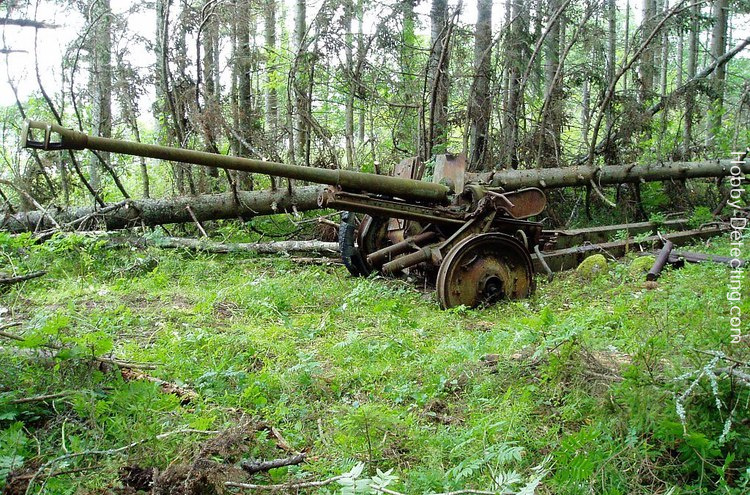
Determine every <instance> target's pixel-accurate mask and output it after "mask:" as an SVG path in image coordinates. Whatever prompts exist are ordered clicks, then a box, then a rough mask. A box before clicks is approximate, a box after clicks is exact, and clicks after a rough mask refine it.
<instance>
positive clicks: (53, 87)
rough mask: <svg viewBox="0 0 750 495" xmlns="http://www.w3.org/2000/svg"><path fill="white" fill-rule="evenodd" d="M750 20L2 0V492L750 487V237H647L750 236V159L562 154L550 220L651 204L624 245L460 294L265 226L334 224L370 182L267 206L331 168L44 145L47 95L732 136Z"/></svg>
mask: <svg viewBox="0 0 750 495" xmlns="http://www.w3.org/2000/svg"><path fill="white" fill-rule="evenodd" d="M748 21H750V0H737V1H734V0H707V1H692V0H684V1H677V0H642V1H638V2H636V1H635V0H632V1H631V0H602V1H596V0H531V1H528V2H523V1H520V0H507V1H499V2H490V1H487V0H478V1H476V2H475V1H474V0H467V1H466V2H461V1H455V0H454V1H451V2H448V1H446V0H433V1H431V2H430V1H422V2H419V1H416V0H405V1H401V0H318V1H316V2H314V3H306V2H304V1H298V0H297V1H294V2H281V1H275V0H256V1H253V2H250V1H244V0H243V1H240V0H234V1H232V0H133V1H125V0H5V1H2V0H0V67H2V69H0V140H1V141H2V146H1V147H0V149H1V151H0V156H2V163H0V201H1V202H2V203H1V204H0V213H2V215H0V218H2V222H0V260H2V261H0V491H2V495H18V494H25V495H29V494H54V495H58V494H74V493H85V494H119V495H135V494H138V493H149V494H151V495H162V494H167V493H169V494H178V493H179V494H185V495H206V494H210V495H213V494H227V493H229V494H237V493H261V492H263V493H316V494H328V495H333V494H336V495H352V494H369V495H376V494H389V495H407V494H409V495H411V494H434V495H457V494H459V493H461V494H469V493H473V494H487V495H489V494H496V495H500V494H517V495H532V494H539V495H552V494H554V495H580V494H583V493H588V494H608V495H618V494H643V495H682V494H713V493H720V494H724V495H746V494H747V493H750V409H749V408H748V404H750V347H749V346H748V338H747V333H748V332H747V328H748V327H747V320H748V315H750V299H748V298H747V297H746V292H747V291H746V290H745V291H743V287H742V286H743V282H744V281H745V280H746V278H747V277H745V276H744V273H745V272H744V271H743V270H746V267H745V268H741V269H740V268H737V269H734V270H731V269H730V268H727V266H726V265H725V264H721V263H686V264H685V266H684V267H681V268H679V269H678V268H677V267H676V266H677V265H675V267H672V266H668V267H665V268H664V270H663V273H662V274H661V275H660V277H659V278H658V280H657V281H652V280H650V281H649V282H647V283H645V282H644V278H645V277H646V275H645V272H646V271H647V270H648V269H649V268H650V267H651V266H652V265H653V264H654V261H655V259H654V257H650V256H640V255H648V254H649V253H651V250H652V249H653V245H652V243H651V241H650V240H649V239H651V240H653V239H654V238H655V237H657V236H652V235H651V234H652V233H651V229H654V231H655V232H654V233H655V234H656V233H658V234H659V236H661V234H662V233H664V234H668V230H669V229H670V228H676V229H677V228H678V229H683V228H687V227H689V228H691V229H698V228H701V227H704V226H706V225H707V224H709V223H713V224H718V226H717V225H715V228H716V230H715V231H714V232H718V231H719V227H721V225H722V220H723V221H724V224H723V227H724V228H725V230H724V231H722V235H719V236H716V237H712V238H710V239H709V238H708V235H704V234H706V232H709V233H710V230H709V229H704V230H702V231H700V232H698V234H700V236H697V237H693V238H692V239H693V241H692V243H691V244H689V245H686V246H679V247H680V249H688V250H690V251H695V252H696V253H697V254H695V253H694V256H702V255H706V256H709V255H711V256H713V255H718V256H724V257H726V255H727V254H731V256H732V257H733V258H732V260H731V261H729V262H730V263H732V261H734V259H735V258H739V257H742V258H744V259H747V258H748V257H747V254H746V252H747V250H746V249H745V247H744V246H747V245H748V240H747V236H748V233H747V232H748V230H747V229H744V225H743V227H738V226H736V225H733V227H734V229H733V230H732V232H728V231H727V230H726V220H727V213H728V212H729V213H730V214H731V215H740V214H742V215H747V193H750V190H749V188H748V187H747V184H743V182H742V181H741V180H739V179H737V180H735V181H733V182H729V181H727V180H726V179H724V180H721V179H714V178H710V179H709V178H705V179H690V180H678V179H675V180H673V181H663V182H649V183H643V184H638V183H636V184H624V185H609V186H607V187H597V185H596V184H595V183H594V182H593V181H590V184H591V185H590V187H588V188H587V187H578V188H574V187H567V188H555V189H553V188H546V191H545V192H546V194H547V199H548V204H549V206H548V208H547V210H546V211H545V213H543V214H542V215H539V216H538V217H537V218H536V219H537V220H539V221H540V222H543V224H544V226H545V228H546V227H552V226H555V227H556V226H566V227H578V226H582V225H586V226H587V227H590V226H591V225H592V224H595V223H599V222H601V223H604V222H608V223H617V224H619V225H617V226H615V227H613V228H612V229H611V230H609V231H608V232H605V233H602V231H599V232H598V233H597V235H596V236H595V237H592V239H593V241H592V242H595V244H593V245H591V246H587V247H588V248H592V249H597V250H598V251H597V255H596V256H591V257H589V258H587V259H586V261H585V262H584V263H581V265H580V266H579V267H578V269H576V270H566V271H563V272H560V273H557V274H555V275H554V279H551V278H545V277H543V276H538V277H536V279H535V281H536V284H537V288H536V290H535V292H534V293H533V294H532V295H531V296H530V297H528V298H525V299H522V300H513V301H502V302H500V303H499V304H494V305H491V306H490V307H480V308H476V309H470V308H468V307H466V306H464V305H456V306H452V307H451V308H450V309H447V310H445V311H443V310H440V309H439V306H438V302H437V301H436V296H435V295H434V294H433V293H432V291H431V288H430V287H429V285H430V284H429V283H428V282H427V280H426V279H425V281H424V282H423V281H422V280H419V281H418V282H417V283H414V280H410V279H411V278H412V274H410V275H409V277H408V278H393V277H381V276H370V277H349V276H348V275H347V271H346V270H345V268H344V267H343V266H341V265H340V263H341V261H340V259H341V257H340V256H339V255H340V254H341V253H340V252H338V253H335V254H336V256H337V258H336V260H334V259H333V258H329V257H327V256H326V254H334V252H336V251H341V249H340V247H341V245H340V244H334V243H330V242H319V241H320V240H321V239H323V238H324V236H323V235H318V236H317V237H319V238H320V239H316V240H314V241H312V242H311V243H310V244H316V245H318V246H320V245H322V244H333V246H334V248H335V249H330V248H328V250H323V249H321V248H320V247H318V248H316V251H314V253H313V254H311V253H310V251H306V252H304V253H299V252H294V253H289V252H287V251H288V250H286V249H285V250H282V251H283V254H278V250H277V255H275V256H273V257H263V256H261V255H259V254H258V251H259V247H258V246H259V245H262V246H264V247H268V246H271V243H265V242H264V243H262V244H252V245H251V246H252V247H251V248H248V247H247V246H248V245H250V244H249V243H248V242H245V241H258V240H260V241H266V240H268V239H269V238H273V239H281V238H289V237H295V241H293V242H296V241H297V240H299V238H301V237H302V236H303V235H306V234H310V235H313V234H315V235H317V234H323V233H327V234H329V235H331V234H332V236H331V238H330V239H328V240H331V239H334V238H335V235H336V234H335V231H336V228H337V227H338V226H339V223H338V222H337V221H334V220H338V217H337V212H330V213H329V212H325V213H320V212H315V213H314V215H313V214H311V217H313V216H314V218H300V217H299V216H298V215H291V214H283V215H266V216H263V215H261V213H262V214H265V213H272V212H280V211H284V210H287V211H290V212H291V211H292V210H293V208H294V207H297V208H298V209H299V210H300V211H301V210H303V209H308V210H309V209H315V208H317V207H318V203H317V199H318V194H317V193H318V191H319V189H320V188H319V187H317V186H310V185H307V184H301V183H300V181H298V182H297V183H296V184H295V183H293V182H290V181H287V180H281V179H278V178H270V177H267V176H264V175H259V174H255V175H249V174H246V173H239V172H234V171H227V170H222V169H215V168H208V167H200V166H191V165H190V164H186V163H156V162H154V161H152V160H147V159H141V158H138V157H130V156H124V155H118V154H115V153H101V152H100V153H93V152H90V151H79V152H76V153H73V152H33V151H30V150H25V149H24V150H21V149H19V142H20V139H21V137H20V134H21V129H22V122H23V120H24V119H25V118H30V119H36V120H42V121H47V122H56V123H58V124H61V125H63V126H65V127H69V128H74V129H80V130H82V131H84V132H87V133H93V134H99V135H102V136H111V137H116V138H123V139H128V140H135V141H141V142H146V143H155V144H166V145H171V146H180V147H186V148H190V149H196V150H203V151H207V152H211V153H221V154H227V155H240V156H245V157H251V158H262V159H268V160H275V161H282V162H287V163H294V164H297V165H303V166H310V167H332V168H333V167H339V168H342V169H351V170H360V171H366V172H377V173H382V174H386V173H389V172H391V171H392V170H393V167H394V166H395V165H396V164H397V163H398V162H399V161H400V160H402V159H404V158H406V157H411V156H419V157H420V158H421V159H422V160H423V161H424V163H425V164H426V165H429V163H430V162H431V161H433V160H434V156H435V155H436V154H441V153H445V152H451V153H461V152H463V153H466V156H467V157H468V160H469V164H470V167H471V169H472V170H475V171H488V170H492V169H513V168H517V169H524V168H526V169H535V168H540V169H541V168H545V169H547V170H544V172H556V171H555V170H552V168H553V167H565V166H570V165H590V166H592V167H591V168H593V167H611V166H615V165H622V164H633V163H643V164H649V165H654V166H655V167H659V166H661V164H662V163H667V162H708V161H714V160H717V159H721V160H728V159H732V158H735V157H737V156H738V155H735V154H734V153H735V152H738V153H740V154H742V152H744V151H745V150H746V149H747V147H748V145H749V144H750V125H748V124H749V123H750V50H748V49H747V48H748V46H750V23H749V22H748ZM674 166H675V167H676V168H679V167H678V166H677V165H674ZM611 170H612V169H611V168H610V171H611ZM597 173H600V171H597ZM735 179H736V178H735ZM728 182H729V183H728ZM745 182H746V181H745ZM736 184H739V185H736ZM730 185H731V186H732V187H733V189H730V188H729V186H730ZM540 186H543V185H542V184H541V182H540ZM290 189H291V190H293V191H294V193H293V194H292V193H288V191H289V190H290ZM250 190H252V191H250ZM730 194H733V195H732V196H730ZM737 195H739V196H740V199H737V198H736V196H737ZM176 196H179V198H178V197H176ZM292 196H293V199H294V200H295V201H296V202H290V201H286V200H285V199H283V198H287V199H288V198H289V197H292ZM730 197H731V198H732V199H737V201H734V202H733V203H734V205H733V206H731V207H730V206H727V204H728V203H727V198H730ZM238 198H242V201H240V200H239V199H238ZM252 198H255V199H253V200H252V201H251V199H252ZM269 198H270V199H269ZM279 198H281V199H279ZM277 200H278V202H277ZM303 200H304V201H303ZM506 200H507V197H506ZM285 201H286V202H285ZM303 204H304V205H305V207H304V208H303ZM149 205H150V206H149ZM147 206H148V207H147ZM239 208H243V210H242V213H238V211H239V210H238V209H239ZM27 210H28V211H32V210H33V212H32V213H34V214H32V213H28V214H27V215H24V211H27ZM675 211H679V212H681V213H682V215H680V216H681V218H680V219H672V218H671V217H670V216H669V214H671V213H672V212H675ZM70 212H72V214H69V215H66V213H70ZM165 212H166V213H165ZM201 212H208V213H207V214H206V215H204V217H202V220H213V219H215V218H222V219H229V220H228V221H225V222H224V221H222V222H203V223H202V221H201V220H199V219H198V217H199V216H200V215H201ZM217 212H218V213H217ZM493 214H494V213H493ZM241 215H244V217H243V216H241ZM238 216H240V217H241V218H240V220H241V221H242V222H237V221H235V218H237V217H238ZM18 217H24V218H25V219H26V221H25V222H23V221H16V220H14V218H18ZM105 217H109V218H105ZM165 218H168V220H165ZM467 218H468V217H467ZM738 218H740V217H737V218H734V220H737V219H738ZM743 218H744V217H743ZM29 219H32V220H33V221H29ZM638 219H648V220H649V221H650V222H649V223H648V225H646V226H645V227H644V225H641V226H640V229H641V230H637V231H636V229H635V227H634V226H633V224H632V223H630V224H629V225H626V226H623V225H621V223H626V222H632V221H634V220H638ZM14 221H15V223H14ZM175 223H181V227H174V226H172V224H175ZM644 223H645V222H644ZM737 223H739V222H737ZM165 224H167V225H165ZM159 225H160V226H161V228H159V227H157V226H159ZM348 225H349V224H348ZM383 225H384V224H383ZM204 226H205V230H204ZM349 226H350V227H351V225H349ZM128 227H131V228H128ZM150 227H154V228H153V229H151V228H150ZM318 228H319V229H320V230H318V231H316V232H314V233H313V232H312V231H313V230H314V229H318ZM119 229H121V230H120V231H119V233H115V232H113V231H115V230H119ZM167 229H170V230H171V232H170V230H167ZM180 229H182V230H180ZM645 229H648V231H646V230H645ZM102 230H107V231H108V232H102ZM740 230H742V231H743V232H744V238H742V236H743V234H741V233H740V232H739V231H740ZM30 231H33V232H30ZM162 232H164V233H166V236H164V235H163V234H162ZM350 232H351V230H350ZM173 233H176V234H178V235H182V234H186V235H192V234H195V235H196V236H197V235H198V234H200V235H201V236H202V237H213V238H214V240H213V241H207V240H206V239H201V240H200V241H198V240H196V239H187V238H185V237H179V238H177V237H174V236H173ZM605 235H606V239H604V236H605ZM524 237H525V236H524ZM699 238H700V239H702V240H699ZM170 239H171V240H172V241H174V240H175V239H176V240H178V241H183V242H182V243H181V244H172V245H171V246H170V245H167V244H165V241H169V240H170ZM581 239H583V238H581ZM601 240H607V241H617V242H620V243H621V246H624V249H625V250H626V251H627V252H626V253H625V255H624V257H623V258H622V259H619V260H615V259H614V258H615V257H614V256H613V255H612V252H613V249H612V248H611V244H610V245H609V246H608V247H607V248H604V247H602V244H599V241H601ZM184 241H192V242H191V243H188V244H185V242H184ZM238 241H241V242H243V244H242V246H244V248H243V249H237V247H238V246H240V244H239V242H238ZM208 242H210V243H211V244H212V245H214V246H215V245H219V248H223V249H224V250H223V251H222V250H220V249H214V250H213V251H212V250H209V249H208V248H207V247H208ZM581 242H584V241H583V240H582V241H581ZM230 243H231V244H230ZM743 243H744V245H743ZM275 244H276V247H278V244H281V243H275ZM675 244H676V243H675ZM168 247H177V249H171V250H170V249H167V248H168ZM230 247H231V249H230ZM739 247H742V249H739ZM216 251H218V252H220V253H223V254H217V253H216ZM599 251H601V252H599ZM590 252H591V253H593V250H590ZM480 253H481V251H480ZM736 253H739V255H738V254H736ZM300 254H303V256H300ZM665 254H666V251H665ZM605 255H606V256H605ZM311 256H314V257H311ZM675 256H677V255H675ZM597 257H598V258H599V260H598V261H597V262H596V263H587V262H588V261H590V260H594V259H595V258H597ZM704 259H705V257H704ZM576 263H577V262H576ZM467 264H468V263H467ZM566 266H568V265H566ZM731 266H732V268H734V265H731ZM540 275H541V274H540ZM439 297H440V296H439V295H438V298H439Z"/></svg>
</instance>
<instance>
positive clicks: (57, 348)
mask: <svg viewBox="0 0 750 495" xmlns="http://www.w3.org/2000/svg"><path fill="white" fill-rule="evenodd" d="M20 325H21V324H20V323H18V322H13V323H9V324H7V325H4V326H2V327H0V337H5V338H6V339H9V340H15V341H17V342H23V341H25V340H26V339H25V338H23V337H20V336H18V335H14V334H12V333H8V332H5V331H3V330H4V329H6V328H10V327H16V326H20ZM40 347H44V348H46V349H52V350H54V351H60V350H62V349H63V346H61V345H58V344H50V343H47V344H43V345H41V346H40ZM93 359H94V361H98V362H100V363H105V364H112V365H116V366H119V367H120V368H132V369H145V370H153V369H156V364H153V363H136V362H130V361H123V360H122V359H116V358H108V357H103V356H94V357H93Z"/></svg>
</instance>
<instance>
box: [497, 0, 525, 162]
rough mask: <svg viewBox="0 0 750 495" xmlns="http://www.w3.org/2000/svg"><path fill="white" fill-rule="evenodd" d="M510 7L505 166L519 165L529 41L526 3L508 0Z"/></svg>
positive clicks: (508, 7)
mask: <svg viewBox="0 0 750 495" xmlns="http://www.w3.org/2000/svg"><path fill="white" fill-rule="evenodd" d="M506 8H507V9H510V12H511V15H510V19H511V24H510V28H509V29H510V36H509V37H508V40H507V44H508V48H507V50H506V64H507V65H508V104H507V107H506V109H505V115H506V125H505V129H504V131H505V136H504V143H503V145H504V152H503V161H502V163H501V167H502V168H507V167H510V168H512V169H516V168H518V154H517V153H516V147H517V145H518V113H519V111H520V108H521V100H522V98H523V95H521V94H520V91H519V89H520V78H521V69H522V64H523V60H524V59H523V55H524V46H525V44H526V43H527V41H528V40H527V39H526V38H527V36H526V33H527V32H528V17H527V15H525V13H526V12H527V10H526V8H525V7H524V4H523V3H522V2H520V1H518V0H507V5H506Z"/></svg>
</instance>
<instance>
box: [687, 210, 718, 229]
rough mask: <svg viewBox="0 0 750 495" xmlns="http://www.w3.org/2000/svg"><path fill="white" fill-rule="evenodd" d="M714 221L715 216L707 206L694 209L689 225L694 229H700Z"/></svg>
mask: <svg viewBox="0 0 750 495" xmlns="http://www.w3.org/2000/svg"><path fill="white" fill-rule="evenodd" d="M713 221H714V215H713V213H712V212H711V209H710V208H708V207H706V206H696V207H695V209H693V213H692V215H690V218H689V219H688V225H689V226H690V227H692V228H694V229H697V228H699V227H700V226H701V225H704V224H707V223H710V222H713Z"/></svg>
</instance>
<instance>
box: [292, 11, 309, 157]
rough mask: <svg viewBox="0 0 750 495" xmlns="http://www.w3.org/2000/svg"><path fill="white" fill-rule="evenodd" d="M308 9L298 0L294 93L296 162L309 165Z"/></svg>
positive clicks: (295, 26)
mask: <svg viewBox="0 0 750 495" xmlns="http://www.w3.org/2000/svg"><path fill="white" fill-rule="evenodd" d="M306 15H307V11H306V8H305V1H304V0H297V2H296V10H295V13H294V53H295V55H296V57H297V66H296V73H295V74H294V93H295V97H296V103H295V112H296V122H295V134H296V136H295V142H296V147H297V149H296V150H295V159H294V160H293V161H294V162H297V163H298V164H304V165H309V163H308V162H307V159H306V157H307V149H308V140H309V139H310V134H309V129H308V126H307V122H306V120H305V114H306V112H307V107H308V103H307V97H308V95H307V88H308V84H309V81H308V79H309V74H308V63H307V58H308V55H309V54H307V53H304V52H303V50H302V48H303V44H304V42H305V32H306V30H307V19H306Z"/></svg>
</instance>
